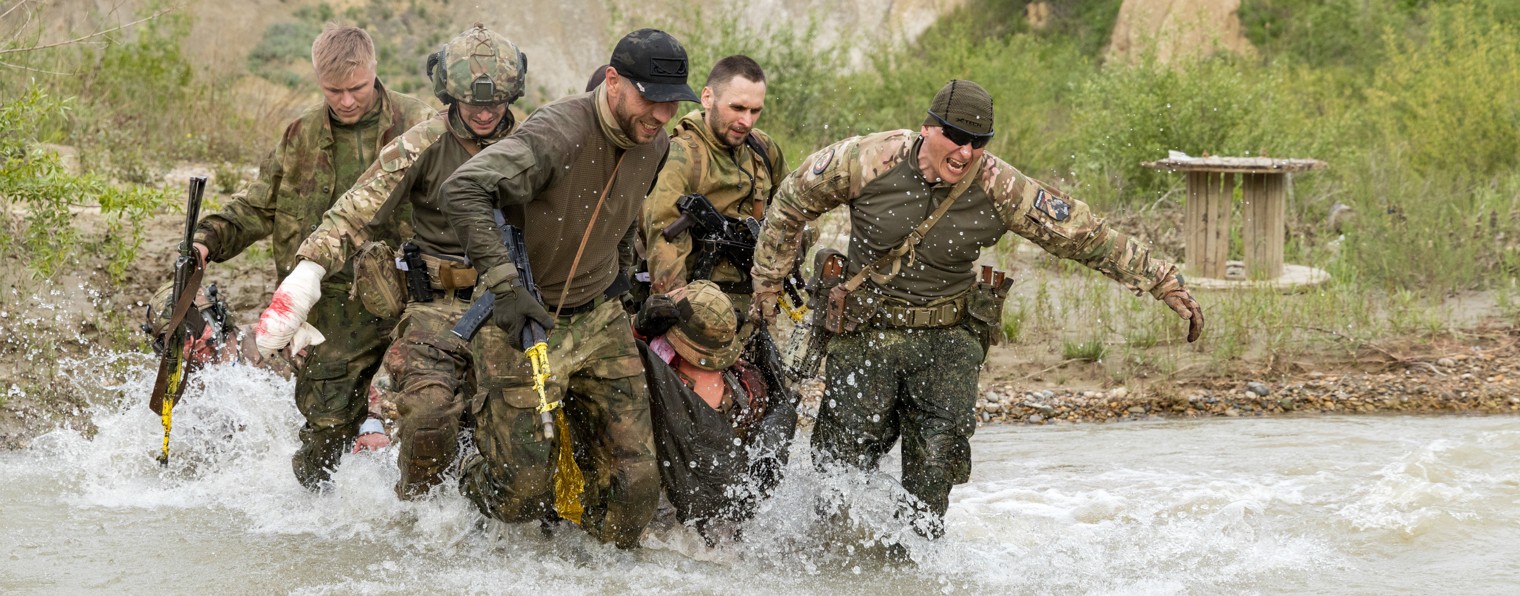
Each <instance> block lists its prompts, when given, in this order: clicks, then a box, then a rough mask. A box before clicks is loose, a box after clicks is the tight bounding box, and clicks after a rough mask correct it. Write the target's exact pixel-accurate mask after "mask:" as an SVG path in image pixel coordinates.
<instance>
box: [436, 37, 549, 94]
mask: <svg viewBox="0 0 1520 596" xmlns="http://www.w3.org/2000/svg"><path fill="white" fill-rule="evenodd" d="M527 74H528V56H527V55H525V54H523V53H522V50H520V49H518V48H517V44H514V43H512V42H511V41H508V40H507V38H505V37H502V36H500V35H497V34H496V33H495V32H492V31H491V30H490V29H486V27H485V25H482V24H480V23H476V24H475V26H474V27H471V28H470V29H469V30H468V31H465V32H464V33H460V34H459V36H457V37H455V38H454V39H451V40H449V42H448V43H446V44H444V45H443V47H442V48H441V49H439V50H438V51H437V52H434V53H433V54H430V55H428V60H427V76H428V78H429V79H431V80H432V81H433V95H436V96H438V101H441V102H443V103H445V104H448V105H453V104H454V103H455V102H462V103H467V104H471V105H488V104H498V103H511V102H514V101H517V99H518V98H520V97H522V94H523V85H524V83H523V79H524V77H525V76H526V75H527Z"/></svg>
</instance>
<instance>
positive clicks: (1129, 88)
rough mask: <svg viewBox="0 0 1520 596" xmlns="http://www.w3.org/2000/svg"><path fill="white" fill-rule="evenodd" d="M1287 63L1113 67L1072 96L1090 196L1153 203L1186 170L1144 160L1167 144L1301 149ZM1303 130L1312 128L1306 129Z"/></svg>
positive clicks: (1253, 150) (1263, 151) (1274, 151)
mask: <svg viewBox="0 0 1520 596" xmlns="http://www.w3.org/2000/svg"><path fill="white" fill-rule="evenodd" d="M1289 80H1290V78H1289V77H1288V73H1286V72H1284V71H1283V69H1263V68H1259V67H1253V66H1252V65H1251V64H1249V63H1247V62H1244V61H1241V60H1235V59H1224V58H1219V59H1212V60H1203V61H1197V62H1191V63H1183V64H1174V65H1163V64H1158V63H1157V62H1155V60H1154V59H1153V58H1152V59H1146V60H1143V61H1141V63H1140V64H1138V65H1136V66H1112V67H1110V68H1108V69H1106V70H1104V71H1103V72H1102V73H1100V74H1098V75H1097V76H1094V77H1092V78H1090V79H1088V80H1087V81H1086V82H1084V83H1083V84H1082V85H1081V87H1080V88H1079V89H1078V91H1077V93H1076V96H1075V97H1074V98H1073V106H1074V107H1073V109H1072V116H1071V118H1072V126H1073V131H1072V132H1073V136H1074V141H1073V143H1072V145H1073V146H1074V147H1076V148H1077V149H1076V151H1075V154H1074V155H1075V163H1074V164H1072V165H1073V169H1074V170H1075V172H1076V175H1077V177H1078V178H1079V180H1080V181H1081V189H1082V192H1083V193H1084V196H1085V197H1086V198H1087V199H1089V200H1091V201H1095V202H1099V203H1100V204H1113V201H1115V200H1126V199H1127V200H1131V201H1143V202H1145V203H1149V202H1151V201H1153V200H1154V197H1155V196H1157V195H1159V194H1161V193H1163V192H1165V191H1166V190H1167V189H1168V188H1169V187H1172V186H1174V185H1177V184H1180V183H1181V176H1178V175H1176V174H1173V173H1170V172H1164V171H1158V170H1152V169H1148V168H1143V167H1141V165H1140V164H1141V163H1142V162H1146V161H1154V160H1157V159H1162V158H1164V157H1166V155H1167V152H1168V151H1182V152H1184V153H1187V154H1189V155H1194V156H1200V155H1205V154H1207V155H1252V156H1254V155H1276V156H1287V155H1290V154H1293V153H1296V152H1297V151H1299V150H1300V149H1301V146H1302V145H1306V144H1308V143H1305V142H1303V141H1301V140H1299V139H1294V138H1291V136H1292V135H1291V134H1290V131H1289V130H1285V129H1288V128H1289V126H1285V124H1287V123H1290V122H1292V121H1293V120H1294V117H1293V116H1292V115H1291V114H1290V113H1289V107H1290V101H1291V100H1290V99H1289V98H1288V97H1285V96H1284V95H1283V94H1281V92H1280V90H1282V89H1285V88H1287V87H1288V81H1289ZM1297 134H1309V133H1308V132H1307V131H1298V132H1297Z"/></svg>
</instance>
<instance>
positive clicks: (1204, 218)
mask: <svg viewBox="0 0 1520 596" xmlns="http://www.w3.org/2000/svg"><path fill="white" fill-rule="evenodd" d="M1234 178H1235V175H1234V174H1229V173H1223V172H1188V180H1187V188H1188V201H1187V222H1186V225H1185V226H1184V229H1185V231H1186V233H1187V239H1186V241H1187V244H1186V245H1185V246H1184V247H1183V251H1184V253H1183V256H1184V260H1186V261H1187V263H1186V270H1187V272H1188V273H1189V274H1192V275H1197V276H1201V277H1212V278H1215V279H1224V263H1225V259H1227V258H1229V256H1230V207H1231V205H1230V203H1231V196H1230V195H1232V194H1234V190H1235V189H1234V184H1233V182H1234Z"/></svg>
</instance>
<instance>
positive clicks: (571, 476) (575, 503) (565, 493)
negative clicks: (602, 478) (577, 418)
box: [554, 409, 586, 525]
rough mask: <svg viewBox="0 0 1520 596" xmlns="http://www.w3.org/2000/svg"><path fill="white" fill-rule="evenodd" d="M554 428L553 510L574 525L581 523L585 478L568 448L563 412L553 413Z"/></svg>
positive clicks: (568, 441) (568, 438)
mask: <svg viewBox="0 0 1520 596" xmlns="http://www.w3.org/2000/svg"><path fill="white" fill-rule="evenodd" d="M554 426H555V428H558V429H559V458H558V461H556V462H555V463H556V464H557V465H556V466H555V470H554V510H555V511H557V512H559V516H560V517H561V518H564V519H568V520H570V521H571V522H573V523H575V524H576V525H580V523H581V513H584V512H585V508H583V507H581V492H583V491H584V490H585V489H586V478H585V476H582V475H581V468H580V466H577V465H575V453H574V451H572V448H571V446H570V425H569V424H567V423H566V422H565V411H564V410H563V409H560V410H558V411H556V412H555V413H554Z"/></svg>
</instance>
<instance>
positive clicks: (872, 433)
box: [750, 81, 1203, 536]
mask: <svg viewBox="0 0 1520 596" xmlns="http://www.w3.org/2000/svg"><path fill="white" fill-rule="evenodd" d="M992 136H993V112H992V97H991V96H990V95H989V94H988V93H987V91H986V90H985V89H983V88H982V87H981V86H980V85H977V84H976V83H973V82H970V81H950V82H949V83H948V84H946V85H945V86H944V87H943V88H942V89H940V91H939V93H937V94H936V95H935V96H934V100H933V102H931V103H930V105H929V110H928V113H927V114H926V115H925V119H924V122H923V125H922V126H921V127H920V128H919V130H917V131H910V130H896V131H889V132H882V133H876V134H872V135H867V136H862V137H854V138H850V139H845V140H843V141H840V142H838V143H835V144H833V145H830V146H828V147H825V148H824V149H822V150H820V151H818V152H817V153H814V154H813V155H811V156H809V157H808V158H807V159H806V160H805V161H804V162H803V164H802V167H801V168H799V169H798V170H797V171H795V172H793V173H792V174H791V175H790V176H788V177H787V178H786V180H784V181H782V183H781V190H780V191H779V192H778V193H777V196H776V201H775V202H774V203H773V204H772V205H771V208H770V211H769V212H768V213H767V217H766V222H765V227H764V228H763V230H762V232H761V238H760V242H759V247H758V249H757V250H756V251H755V266H754V268H753V270H752V274H753V275H754V291H755V293H754V303H753V306H752V307H751V311H750V313H751V315H750V316H751V317H763V318H767V319H769V318H773V317H775V313H776V301H777V297H778V295H779V293H780V291H781V281H782V279H783V276H784V275H785V274H786V273H787V272H788V271H789V270H790V269H791V268H792V267H793V266H794V265H793V264H794V262H795V261H794V253H795V251H796V250H797V248H796V247H797V241H798V239H799V237H800V235H801V234H802V227H803V224H804V223H805V222H807V221H810V220H812V219H815V218H817V217H818V216H820V215H821V214H822V213H824V212H826V211H829V210H831V209H834V208H836V207H839V206H841V205H844V206H847V207H848V209H849V214H850V221H851V224H852V225H851V227H850V230H851V231H850V246H849V255H848V258H847V264H846V268H845V277H846V279H847V280H848V281H845V282H843V283H842V284H841V285H840V286H838V287H837V288H835V291H834V292H833V293H831V294H830V297H831V300H830V301H829V302H830V303H837V304H838V305H839V307H838V308H837V309H831V310H832V311H833V312H831V313H829V317H828V318H826V319H825V320H829V319H830V318H834V317H835V315H836V314H837V315H838V317H837V319H835V320H837V321H838V324H837V325H834V327H835V328H834V329H833V330H834V331H836V332H837V333H838V334H837V335H835V336H834V337H833V339H832V340H831V341H830V342H829V344H828V348H827V354H828V360H827V363H828V364H827V367H828V368H827V370H826V372H825V374H824V383H825V390H824V396H823V406H822V408H821V409H820V410H819V413H818V421H817V425H816V426H815V427H814V429H813V438H812V446H813V461H814V463H815V465H817V466H818V467H819V468H820V469H828V468H830V467H832V466H835V465H840V466H845V467H851V468H863V469H874V468H875V467H876V466H877V464H878V462H879V461H880V459H881V458H882V456H884V455H886V454H887V453H888V452H889V451H891V449H892V445H893V443H894V442H896V440H897V438H898V437H899V436H901V437H902V445H903V448H902V452H903V453H902V468H903V469H902V483H903V487H904V488H906V489H907V490H908V492H909V493H911V494H912V495H914V496H915V497H917V502H916V503H914V504H913V508H914V512H913V517H914V519H915V522H916V523H915V525H914V527H915V529H916V530H918V531H919V532H921V533H923V534H926V535H929V536H939V535H941V534H942V533H943V532H944V528H943V517H944V514H945V509H946V508H947V507H948V505H949V496H950V489H951V487H952V486H954V485H956V484H961V483H964V482H966V481H967V479H968V477H969V475H970V473H971V446H970V438H971V434H972V432H973V431H974V430H975V428H976V420H975V418H974V406H975V401H976V392H977V372H978V370H979V367H980V365H981V363H982V360H983V358H984V357H985V355H986V349H987V344H988V343H990V342H991V341H992V339H993V338H995V337H996V335H997V334H998V333H999V332H1000V331H1001V308H1002V302H1001V300H1002V298H1003V297H1005V296H1006V289H1007V285H1006V283H997V284H986V283H978V282H977V276H976V274H975V273H974V272H973V271H972V267H973V265H974V264H975V262H976V259H977V257H978V255H979V254H980V252H981V250H982V249H984V248H987V247H990V246H992V245H994V244H996V243H997V241H998V239H999V238H1002V237H1003V235H1004V234H1006V233H1008V232H1013V233H1015V234H1018V235H1019V236H1022V237H1024V238H1027V239H1029V240H1030V241H1032V242H1034V243H1035V244H1036V245H1038V246H1040V247H1041V248H1043V249H1045V250H1046V251H1047V252H1050V253H1051V254H1054V255H1056V256H1059V257H1063V258H1068V259H1072V260H1074V261H1076V262H1078V263H1081V264H1083V265H1086V266H1087V267H1090V268H1092V269H1094V270H1097V271H1098V272H1099V273H1102V274H1103V275H1105V276H1108V277H1109V278H1112V279H1113V280H1115V281H1117V282H1119V283H1120V284H1123V285H1124V286H1125V287H1127V288H1129V289H1130V290H1132V291H1134V292H1136V293H1138V294H1150V295H1151V296H1152V297H1154V298H1156V299H1157V300H1160V301H1162V302H1164V303H1165V304H1166V305H1167V306H1168V307H1170V308H1171V309H1172V310H1173V311H1175V312H1176V313H1177V314H1178V315H1179V316H1181V317H1182V318H1184V319H1187V320H1189V323H1190V325H1189V333H1188V341H1193V340H1196V339H1197V338H1198V335H1199V334H1200V333H1201V332H1202V329H1203V312H1202V310H1201V309H1200V308H1199V306H1198V303H1197V302H1196V301H1194V300H1193V297H1192V295H1190V294H1189V293H1188V291H1187V290H1186V289H1184V288H1183V287H1182V278H1181V276H1180V275H1179V274H1178V271H1177V268H1176V267H1175V266H1174V265H1173V264H1172V263H1169V262H1166V261H1164V260H1162V259H1160V258H1158V257H1154V256H1152V254H1151V250H1150V247H1149V246H1147V245H1146V244H1145V243H1143V242H1141V241H1140V240H1139V239H1136V238H1134V237H1131V236H1127V235H1125V234H1122V233H1120V232H1118V231H1116V230H1114V229H1112V228H1110V227H1109V226H1108V225H1107V224H1106V223H1104V222H1103V220H1102V219H1100V218H1098V217H1097V216H1096V215H1095V214H1093V212H1092V211H1091V210H1090V209H1089V208H1088V206H1087V204H1085V203H1083V202H1081V201H1078V200H1076V199H1073V198H1071V197H1068V196H1067V195H1065V194H1064V193H1061V192H1060V191H1058V190H1056V189H1055V188H1053V187H1051V186H1049V185H1046V184H1044V183H1042V182H1039V181H1037V180H1034V179H1032V178H1029V177H1027V176H1025V175H1024V174H1022V173H1020V172H1019V171H1018V170H1016V169H1014V168H1013V167H1012V166H1010V165H1008V163H1007V162H1004V161H1003V160H1001V159H998V158H997V157H995V156H993V155H992V154H991V153H987V152H986V149H985V147H986V145H987V143H988V142H989V141H990V140H991V139H992ZM993 279H997V277H996V276H994V277H993ZM988 285H993V286H998V290H1000V291H995V292H992V291H988V290H987V289H986V287H987V286H988ZM835 298H837V300H835Z"/></svg>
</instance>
